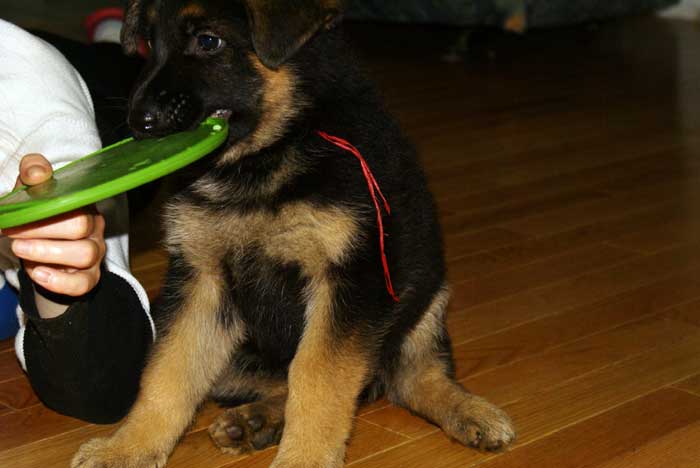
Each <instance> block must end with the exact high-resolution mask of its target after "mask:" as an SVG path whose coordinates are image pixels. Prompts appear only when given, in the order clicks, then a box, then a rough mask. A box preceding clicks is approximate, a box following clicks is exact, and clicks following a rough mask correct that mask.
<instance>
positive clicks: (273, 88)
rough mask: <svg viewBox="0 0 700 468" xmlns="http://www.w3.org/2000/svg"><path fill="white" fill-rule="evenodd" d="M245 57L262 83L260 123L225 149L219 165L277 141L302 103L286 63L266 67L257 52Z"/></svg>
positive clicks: (292, 72) (293, 77) (297, 112)
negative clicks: (273, 68)
mask: <svg viewBox="0 0 700 468" xmlns="http://www.w3.org/2000/svg"><path fill="white" fill-rule="evenodd" d="M249 59H250V61H251V63H252V64H253V66H254V67H255V69H256V70H257V71H258V73H259V74H260V76H261V77H262V79H263V83H264V84H263V87H262V91H261V92H262V114H261V117H260V123H259V125H258V127H257V128H256V129H255V130H254V131H253V133H252V134H251V135H250V136H248V137H246V138H245V139H244V140H242V141H241V142H239V143H237V144H235V145H233V146H232V147H231V148H229V149H228V150H227V151H226V153H224V154H223V155H222V156H221V158H220V159H219V164H222V163H230V162H233V161H236V160H238V159H240V158H241V157H243V156H245V155H247V154H252V153H256V152H258V151H260V150H261V149H263V148H265V147H267V146H269V145H271V144H272V143H274V142H275V141H277V140H278V139H279V138H280V137H282V136H283V135H284V132H285V131H286V130H287V124H288V123H289V122H290V121H291V120H292V119H293V118H294V117H295V116H297V115H298V114H299V112H300V111H301V109H302V108H303V107H304V106H305V105H306V104H305V102H304V100H303V99H302V98H301V97H300V96H298V94H297V84H296V76H295V74H294V71H293V70H292V68H291V67H290V66H288V65H287V66H283V67H280V68H279V69H277V70H270V69H269V68H267V67H266V66H265V65H263V64H262V63H261V62H260V59H259V58H258V56H257V55H255V54H250V55H249Z"/></svg>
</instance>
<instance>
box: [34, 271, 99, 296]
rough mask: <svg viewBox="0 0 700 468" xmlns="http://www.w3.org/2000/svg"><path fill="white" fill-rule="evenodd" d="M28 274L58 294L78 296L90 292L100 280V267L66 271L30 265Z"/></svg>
mask: <svg viewBox="0 0 700 468" xmlns="http://www.w3.org/2000/svg"><path fill="white" fill-rule="evenodd" d="M25 269H26V271H27V274H28V275H29V277H30V278H31V279H32V281H34V282H36V283H37V284H39V285H41V286H42V287H43V288H45V289H47V290H49V291H51V292H54V293H56V294H63V295H65V296H71V297H78V296H82V295H84V294H87V293H89V292H90V291H91V290H92V289H93V288H94V287H95V286H96V285H97V283H98V282H99V281H100V274H101V273H100V268H99V266H95V267H93V268H90V269H87V270H75V271H64V270H61V269H57V268H51V267H48V266H45V265H39V266H36V265H35V266H28V265H27V264H25Z"/></svg>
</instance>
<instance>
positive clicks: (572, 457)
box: [479, 390, 700, 468]
mask: <svg viewBox="0 0 700 468" xmlns="http://www.w3.org/2000/svg"><path fill="white" fill-rule="evenodd" d="M699 431H700V398H695V397H692V396H690V395H687V394H684V393H682V392H678V391H675V390H660V391H658V392H656V393H653V394H651V395H648V396H646V397H642V398H639V399H636V400H634V401H631V402H629V403H627V404H625V405H622V406H620V407H617V408H615V409H613V410H611V411H607V412H605V413H603V414H601V415H599V416H596V417H593V418H590V419H588V420H586V421H584V422H582V423H580V424H576V425H573V426H569V427H567V428H566V429H564V430H562V431H559V432H556V433H555V434H552V435H550V436H548V437H546V438H544V439H540V440H538V441H537V442H535V443H532V444H529V445H527V446H525V447H520V448H518V449H516V450H513V451H511V452H510V453H506V454H504V455H502V456H499V457H495V458H494V459H493V460H491V461H488V462H486V463H483V464H481V465H479V466H480V467H483V468H506V467H513V466H523V467H526V466H527V467H529V466H532V467H535V466H536V467H557V468H579V467H581V466H582V465H583V464H585V466H589V467H613V466H615V467H620V468H622V467H626V468H632V467H634V468H641V467H643V466H646V467H662V466H663V467H668V466H669V465H668V464H667V463H666V460H665V459H664V458H663V457H667V456H668V452H669V449H671V447H672V446H673V444H669V442H671V441H670V440H667V439H666V438H664V437H660V435H661V434H668V436H669V437H670V436H672V435H674V434H676V433H677V432H680V433H683V434H684V435H685V436H686V437H687V436H688V435H691V434H693V433H695V434H700V432H699ZM674 442H675V450H673V451H679V452H684V451H686V450H689V451H690V453H692V452H695V453H698V454H700V445H699V444H697V439H696V440H694V441H693V440H692V439H688V438H686V439H685V440H683V439H679V440H675V441H674ZM640 449H641V450H640ZM659 449H664V450H661V451H659ZM660 457H661V458H660ZM682 458H685V459H686V460H690V459H688V458H686V456H684V457H682ZM653 460H656V463H652V461H653ZM698 460H700V458H697V459H695V461H696V462H697V461H698ZM632 461H640V462H642V463H641V464H636V463H630V462H632ZM676 466H685V467H687V468H691V467H692V466H694V465H693V464H682V465H676Z"/></svg>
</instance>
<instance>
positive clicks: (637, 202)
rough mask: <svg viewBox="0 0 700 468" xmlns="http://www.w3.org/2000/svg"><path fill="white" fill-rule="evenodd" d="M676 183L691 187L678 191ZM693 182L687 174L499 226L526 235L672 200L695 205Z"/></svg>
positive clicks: (696, 197)
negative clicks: (681, 191)
mask: <svg viewBox="0 0 700 468" xmlns="http://www.w3.org/2000/svg"><path fill="white" fill-rule="evenodd" d="M679 185H686V186H689V187H691V188H689V189H688V190H687V191H686V192H685V193H682V194H680V193H679V192H678V186H679ZM696 185H698V184H697V177H696V176H689V178H688V179H687V180H684V179H681V180H679V181H675V182H671V183H668V182H664V183H661V184H652V185H649V186H644V187H641V188H638V189H637V190H636V191H631V192H625V193H622V194H616V195H614V196H612V197H610V198H609V199H605V200H602V201H594V202H583V203H575V204H572V205H569V206H567V207H566V208H562V209H561V210H553V211H550V212H547V213H543V214H541V215H537V216H531V217H528V218H523V219H518V220H514V221H511V222H508V223H504V224H502V225H501V226H500V227H503V228H505V229H508V230H512V231H515V232H518V233H521V234H525V235H531V236H543V235H548V234H553V233H556V232H560V231H562V230H564V229H571V228H574V227H577V226H584V225H587V224H592V223H595V222H601V221H604V220H606V219H611V218H615V217H617V216H620V215H621V214H623V213H625V212H629V211H634V210H637V209H639V208H644V207H652V206H658V205H661V204H662V203H665V202H669V201H671V200H686V203H691V204H697V203H698V199H700V194H699V192H700V189H699V188H695V186H696Z"/></svg>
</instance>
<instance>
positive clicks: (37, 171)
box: [27, 166, 46, 179]
mask: <svg viewBox="0 0 700 468" xmlns="http://www.w3.org/2000/svg"><path fill="white" fill-rule="evenodd" d="M44 174H46V171H45V170H44V168H43V167H42V166H32V167H30V168H29V169H27V176H28V177H29V178H30V179H34V178H35V177H42V176H43V175H44Z"/></svg>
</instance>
